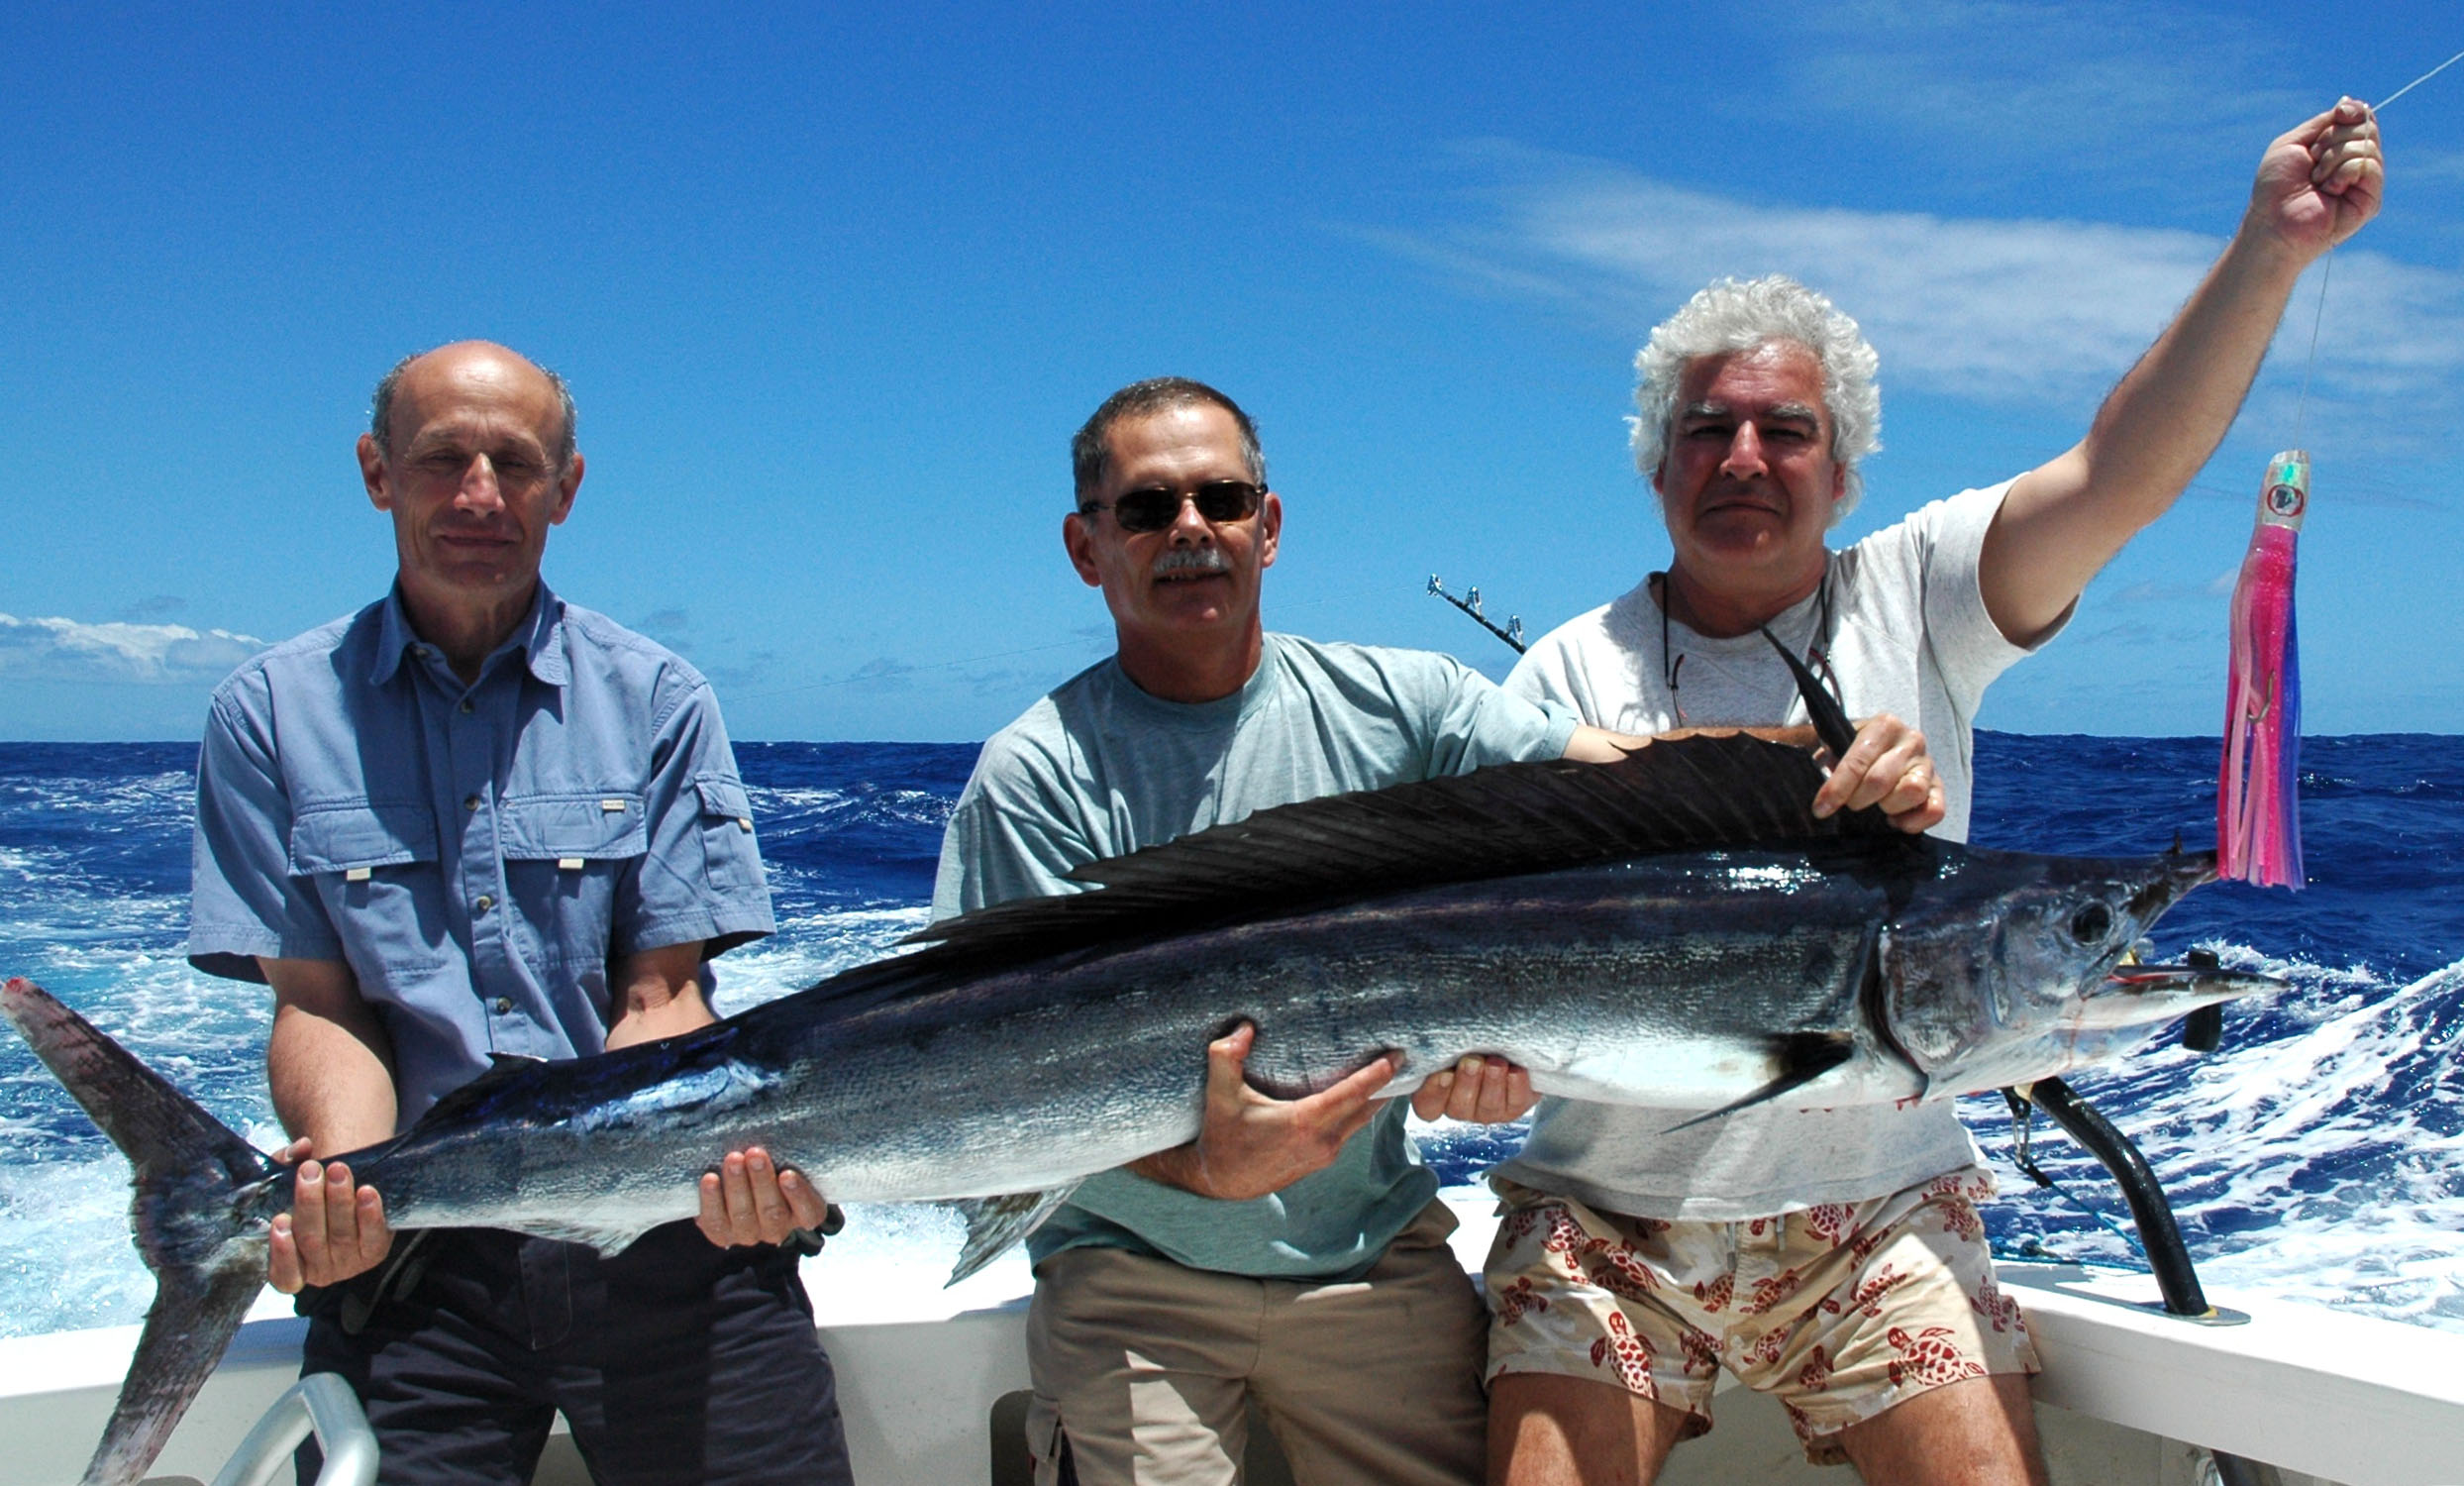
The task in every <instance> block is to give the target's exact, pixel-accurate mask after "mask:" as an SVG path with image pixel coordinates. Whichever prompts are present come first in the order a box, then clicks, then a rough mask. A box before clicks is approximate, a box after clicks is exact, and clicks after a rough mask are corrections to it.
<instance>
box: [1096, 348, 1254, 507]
mask: <svg viewBox="0 0 2464 1486" xmlns="http://www.w3.org/2000/svg"><path fill="white" fill-rule="evenodd" d="M1177 407H1219V408H1222V409H1223V410H1224V411H1225V412H1227V413H1230V414H1231V415H1232V425H1233V427H1235V428H1238V429H1239V430H1240V431H1241V462H1242V463H1243V464H1245V465H1247V466H1248V467H1249V482H1250V483H1251V484H1253V485H1256V486H1257V487H1258V488H1260V489H1262V490H1263V489H1265V488H1266V484H1267V457H1266V453H1265V451H1263V450H1261V449H1260V448H1259V447H1258V425H1257V424H1255V423H1253V422H1251V421H1250V418H1249V414H1247V413H1245V412H1242V411H1241V405H1240V404H1239V403H1237V402H1234V401H1233V400H1232V399H1231V398H1229V397H1226V396H1225V395H1223V394H1222V393H1221V392H1218V391H1216V390H1215V389H1214V388H1213V387H1210V386H1208V385H1207V384H1206V383H1204V382H1202V381H1198V380H1195V379H1193V378H1191V377H1186V376H1150V377H1148V378H1147V379H1146V380H1145V381H1133V382H1131V383H1130V384H1129V385H1128V386H1125V387H1123V388H1121V389H1120V390H1119V391H1117V392H1115V393H1113V394H1112V395H1111V396H1109V397H1106V398H1105V399H1104V400H1103V404H1102V406H1100V407H1098V408H1096V409H1095V411H1094V412H1093V413H1092V414H1090V415H1089V416H1088V417H1087V420H1086V421H1085V422H1084V423H1083V424H1081V425H1079V427H1078V432H1077V433H1075V434H1073V435H1071V437H1070V479H1071V484H1072V486H1073V487H1074V490H1075V493H1076V495H1077V498H1078V499H1079V500H1084V499H1085V498H1086V492H1087V491H1089V490H1092V489H1094V488H1095V487H1096V486H1097V485H1100V484H1102V483H1103V478H1104V477H1105V476H1106V475H1109V474H1110V473H1112V445H1111V442H1110V437H1109V436H1110V434H1111V432H1112V426H1113V425H1114V424H1116V423H1126V422H1128V421H1129V420H1130V419H1133V418H1152V417H1154V416H1155V415H1156V414H1158V413H1167V412H1170V411H1172V410H1173V409H1174V408H1177Z"/></svg>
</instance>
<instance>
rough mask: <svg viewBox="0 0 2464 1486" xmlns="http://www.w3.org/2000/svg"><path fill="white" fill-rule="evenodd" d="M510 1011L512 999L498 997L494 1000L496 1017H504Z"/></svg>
mask: <svg viewBox="0 0 2464 1486" xmlns="http://www.w3.org/2000/svg"><path fill="white" fill-rule="evenodd" d="M512 1009H513V998H512V997H510V996H500V997H498V998H496V1014H497V1015H499V1016H502V1015H505V1014H506V1013H507V1012H509V1011H511V1010H512Z"/></svg>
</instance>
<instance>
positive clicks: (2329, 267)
mask: <svg viewBox="0 0 2464 1486" xmlns="http://www.w3.org/2000/svg"><path fill="white" fill-rule="evenodd" d="M2460 61H2464V52H2458V53H2456V54H2455V55H2453V56H2450V57H2448V58H2447V59H2446V60H2445V61H2442V62H2440V63H2439V64H2438V65H2437V66H2434V67H2432V68H2430V69H2429V70H2428V71H2426V72H2424V73H2422V74H2421V75H2420V76H2418V77H2415V78H2414V79H2413V80H2412V81H2411V82H2408V83H2406V84H2405V85H2404V86H2403V87H2400V88H2398V89H2397V90H2396V91H2394V92H2392V93H2390V94H2388V95H2387V96H2386V97H2385V98H2384V99H2382V100H2380V101H2379V102H2377V103H2374V104H2372V105H2370V116H2371V117H2372V118H2377V117H2378V116H2379V115H2380V114H2381V113H2383V112H2385V111H2386V108H2387V105H2388V104H2390V103H2393V102H2395V101H2396V100H2397V99H2399V98H2402V97H2403V96H2404V95H2405V94H2407V93H2410V92H2412V91H2413V89H2414V88H2417V87H2419V86H2420V85H2421V84H2422V83H2425V82H2427V81H2429V80H2430V79H2431V78H2433V77H2435V76H2437V75H2438V74H2439V73H2441V72H2444V71H2445V70H2447V69H2448V68H2449V67H2452V66H2454V65H2455V64H2456V63H2457V62H2460ZM2334 272H2335V250H2334V249H2332V248H2330V249H2328V250H2327V256H2326V259H2325V261H2324V262H2322V263H2321V264H2320V265H2318V304H2317V307H2316V308H2314V309H2312V310H2311V311H2310V359H2309V360H2308V361H2306V362H2304V363H2303V364H2302V395H2301V398H2300V399H2299V400H2298V401H2296V402H2295V403H2294V405H2293V447H2294V448H2296V449H2300V448H2303V447H2304V446H2303V443H2302V420H2303V418H2304V416H2305V415H2307V414H2308V413H2309V411H2310V373H2311V372H2312V371H2316V370H2317V369H2318V327H2319V326H2320V325H2321V324H2322V323H2324V321H2325V320H2326V318H2327V279H2328V278H2329V276H2331V275H2332V274H2333V273H2334Z"/></svg>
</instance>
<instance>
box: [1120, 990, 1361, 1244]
mask: <svg viewBox="0 0 2464 1486" xmlns="http://www.w3.org/2000/svg"><path fill="white" fill-rule="evenodd" d="M1257 1040H1258V1029H1257V1028H1256V1027H1254V1026H1252V1025H1250V1024H1249V1023H1247V1022H1243V1023H1241V1025H1239V1026H1238V1027H1235V1028H1233V1029H1232V1030H1231V1031H1230V1032H1228V1033H1226V1034H1225V1035H1223V1036H1221V1037H1218V1038H1216V1039H1215V1040H1214V1041H1212V1042H1210V1043H1208V1044H1206V1113H1205V1115H1204V1121H1203V1123H1202V1124H1200V1126H1199V1128H1198V1134H1197V1138H1196V1139H1195V1140H1192V1141H1190V1142H1189V1143H1188V1144H1186V1145H1176V1146H1174V1147H1173V1148H1172V1149H1170V1150H1163V1151H1157V1152H1156V1153H1155V1154H1154V1155H1151V1156H1146V1157H1142V1158H1140V1159H1139V1160H1137V1161H1134V1162H1132V1163H1130V1168H1129V1169H1130V1170H1132V1171H1134V1172H1136V1173H1138V1174H1139V1175H1140V1176H1143V1177H1145V1178H1147V1179H1148V1180H1150V1181H1157V1182H1162V1183H1164V1184H1166V1185H1167V1186H1172V1187H1179V1188H1181V1190H1182V1191H1184V1192H1194V1193H1196V1194H1197V1195H1198V1196H1200V1197H1211V1198H1217V1199H1220V1200H1222V1201H1225V1202H1247V1201H1248V1200H1250V1199H1251V1198H1257V1197H1265V1196H1267V1195H1268V1194H1269V1193H1274V1192H1281V1191H1283V1189H1284V1188H1286V1187H1288V1186H1290V1185H1291V1184H1292V1183H1294V1182H1296V1181H1299V1180H1300V1179H1301V1178H1302V1177H1304V1176H1307V1175H1309V1174H1310V1173H1311V1172H1313V1171H1320V1170H1323V1169H1325V1168H1326V1167H1327V1166H1329V1165H1331V1164H1333V1162H1334V1159H1335V1156H1336V1155H1337V1153H1339V1152H1340V1151H1341V1150H1342V1149H1343V1143H1344V1142H1345V1141H1346V1140H1349V1139H1351V1138H1352V1137H1353V1135H1355V1134H1357V1133H1359V1131H1360V1130H1361V1128H1362V1127H1363V1126H1365V1125H1367V1124H1368V1123H1369V1121H1370V1120H1371V1119H1373V1118H1375V1117H1377V1114H1378V1111H1379V1109H1380V1107H1381V1106H1382V1105H1383V1103H1384V1102H1383V1101H1381V1100H1377V1099H1375V1098H1373V1097H1372V1096H1374V1095H1375V1094H1377V1092H1378V1091H1379V1090H1381V1089H1383V1088H1385V1087H1386V1084H1387V1083H1388V1082H1390V1081H1391V1080H1392V1079H1393V1077H1394V1074H1395V1069H1396V1065H1395V1061H1394V1057H1393V1055H1392V1054H1390V1053H1387V1054H1381V1055H1380V1056H1378V1057H1376V1058H1373V1059H1371V1060H1370V1061H1369V1064H1368V1066H1367V1067H1364V1068H1362V1069H1360V1070H1359V1071H1357V1072H1355V1073H1352V1074H1350V1075H1349V1076H1347V1077H1345V1078H1344V1079H1342V1080H1341V1081H1340V1082H1338V1083H1336V1084H1334V1085H1333V1086H1332V1087H1330V1088H1327V1089H1323V1090H1320V1091H1319V1092H1318V1093H1315V1094H1311V1095H1308V1096H1306V1097H1304V1098H1301V1099H1288V1100H1286V1099H1275V1098H1273V1097H1271V1096H1268V1095H1265V1094H1261V1093H1259V1092H1258V1091H1257V1090H1256V1089H1254V1088H1252V1087H1250V1084H1249V1080H1248V1078H1247V1076H1246V1071H1245V1070H1246V1065H1247V1064H1248V1061H1249V1049H1250V1047H1251V1046H1252V1045H1253V1044H1254V1043H1256V1041H1257Z"/></svg>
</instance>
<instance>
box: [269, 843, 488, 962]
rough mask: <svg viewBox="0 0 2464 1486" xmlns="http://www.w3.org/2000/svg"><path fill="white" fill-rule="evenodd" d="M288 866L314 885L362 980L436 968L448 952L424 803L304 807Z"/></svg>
mask: <svg viewBox="0 0 2464 1486" xmlns="http://www.w3.org/2000/svg"><path fill="white" fill-rule="evenodd" d="M290 871H291V875H292V876H293V877H297V878H304V879H306V880H308V881H309V882H312V883H314V884H315V885H316V894H317V897H318V899H319V900H320V901H321V902H323V903H324V904H325V910H326V915H327V917H328V918H330V919H331V920H332V921H333V924H334V928H335V931H336V934H337V935H338V937H340V938H341V940H342V943H343V954H344V958H346V959H347V960H349V961H350V962H351V968H352V971H353V973H354V974H356V975H358V976H359V982H360V984H361V986H363V987H375V986H382V985H386V984H390V983H391V982H393V981H395V980H398V979H399V978H400V977H401V976H402V975H403V974H404V973H405V972H416V971H426V970H431V969H434V968H435V967H437V966H438V965H440V964H442V963H443V962H444V961H445V959H446V958H447V955H448V954H449V953H450V952H451V949H452V944H453V934H452V929H451V926H450V924H449V922H448V919H447V915H446V911H445V879H444V876H443V874H442V873H440V872H439V871H438V868H437V826H436V821H435V819H434V818H433V817H431V816H430V814H429V813H428V811H427V810H425V809H423V808H421V807H420V806H418V805H409V804H388V803H380V802H367V803H353V804H342V805H326V806H312V807H309V808H306V809H303V810H301V811H300V812H299V814H297V815H296V816H294V817H293V818H292V821H291V836H290Z"/></svg>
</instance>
